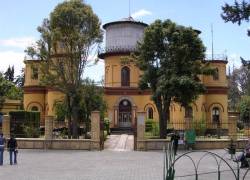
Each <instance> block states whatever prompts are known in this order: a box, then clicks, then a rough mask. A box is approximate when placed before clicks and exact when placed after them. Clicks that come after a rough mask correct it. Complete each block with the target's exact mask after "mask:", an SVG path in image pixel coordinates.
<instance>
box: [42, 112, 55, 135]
mask: <svg viewBox="0 0 250 180" xmlns="http://www.w3.org/2000/svg"><path fill="white" fill-rule="evenodd" d="M53 119H54V116H45V136H44V137H45V140H52V139H53Z"/></svg>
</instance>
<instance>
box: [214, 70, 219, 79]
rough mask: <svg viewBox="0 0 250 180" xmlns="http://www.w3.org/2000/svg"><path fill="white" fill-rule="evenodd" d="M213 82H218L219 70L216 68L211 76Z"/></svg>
mask: <svg viewBox="0 0 250 180" xmlns="http://www.w3.org/2000/svg"><path fill="white" fill-rule="evenodd" d="M213 80H219V69H218V68H216V69H215V72H214V74H213Z"/></svg>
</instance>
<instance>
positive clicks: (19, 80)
mask: <svg viewBox="0 0 250 180" xmlns="http://www.w3.org/2000/svg"><path fill="white" fill-rule="evenodd" d="M24 80H25V75H24V68H22V70H21V74H19V75H18V76H17V77H16V80H15V84H16V86H17V87H19V88H21V87H23V86H24Z"/></svg>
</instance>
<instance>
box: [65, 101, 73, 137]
mask: <svg viewBox="0 0 250 180" xmlns="http://www.w3.org/2000/svg"><path fill="white" fill-rule="evenodd" d="M66 104H67V108H68V113H67V118H68V138H69V139H71V134H72V133H71V132H72V131H71V130H72V118H71V113H72V111H71V102H70V97H69V96H67V99H66Z"/></svg>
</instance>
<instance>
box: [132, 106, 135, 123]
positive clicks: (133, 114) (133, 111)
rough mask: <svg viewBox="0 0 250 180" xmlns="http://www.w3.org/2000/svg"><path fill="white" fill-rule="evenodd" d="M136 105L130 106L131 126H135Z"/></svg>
mask: <svg viewBox="0 0 250 180" xmlns="http://www.w3.org/2000/svg"><path fill="white" fill-rule="evenodd" d="M135 117H136V106H133V107H132V127H133V128H134V127H135Z"/></svg>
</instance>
